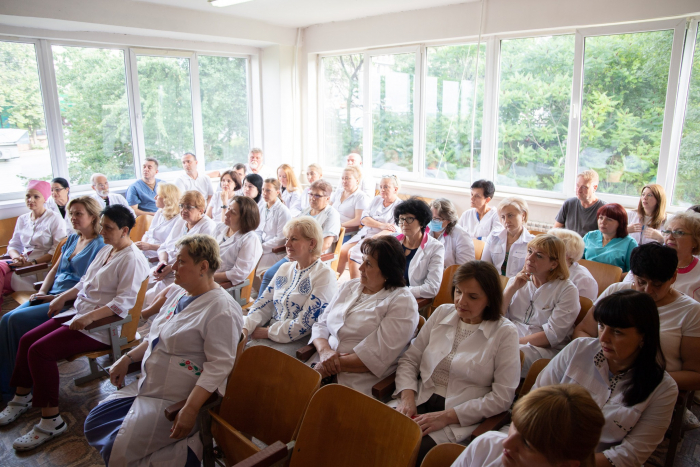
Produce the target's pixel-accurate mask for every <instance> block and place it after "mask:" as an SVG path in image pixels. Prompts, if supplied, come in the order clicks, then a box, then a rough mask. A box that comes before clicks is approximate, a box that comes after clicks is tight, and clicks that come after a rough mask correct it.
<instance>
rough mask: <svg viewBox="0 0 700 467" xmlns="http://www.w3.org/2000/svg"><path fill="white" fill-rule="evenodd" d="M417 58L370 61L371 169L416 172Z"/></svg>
mask: <svg viewBox="0 0 700 467" xmlns="http://www.w3.org/2000/svg"><path fill="white" fill-rule="evenodd" d="M415 70H416V55H415V54H413V53H406V54H392V55H375V56H372V57H371V69H370V99H371V109H372V167H379V168H381V169H385V170H388V171H394V172H412V171H413V151H414V148H413V146H414V144H413V143H414V141H413V140H414V138H413V135H414V127H415V121H414V102H413V90H414V86H415Z"/></svg>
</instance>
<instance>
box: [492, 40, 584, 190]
mask: <svg viewBox="0 0 700 467" xmlns="http://www.w3.org/2000/svg"><path fill="white" fill-rule="evenodd" d="M574 48H575V42H574V36H573V35H564V36H547V37H534V38H527V39H513V40H503V41H501V71H500V90H499V100H498V106H499V107H498V159H497V173H498V175H497V177H496V180H495V182H496V183H497V184H498V185H506V186H517V187H522V188H533V189H539V190H548V191H556V192H562V191H563V183H562V182H563V179H564V167H565V161H566V151H567V143H568V127H569V113H570V102H571V89H572V82H573V74H574ZM487 178H488V177H487Z"/></svg>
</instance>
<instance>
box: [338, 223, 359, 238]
mask: <svg viewBox="0 0 700 467" xmlns="http://www.w3.org/2000/svg"><path fill="white" fill-rule="evenodd" d="M361 228H362V226H361V225H358V226H356V227H345V235H355V234H356V233H357V232H359V231H360V229H361ZM341 240H342V238H341Z"/></svg>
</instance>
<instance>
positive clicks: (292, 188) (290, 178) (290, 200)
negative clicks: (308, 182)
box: [277, 164, 301, 217]
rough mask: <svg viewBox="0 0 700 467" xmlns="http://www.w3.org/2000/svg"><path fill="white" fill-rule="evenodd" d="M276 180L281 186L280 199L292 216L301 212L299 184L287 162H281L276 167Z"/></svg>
mask: <svg viewBox="0 0 700 467" xmlns="http://www.w3.org/2000/svg"><path fill="white" fill-rule="evenodd" d="M277 180H279V183H280V185H281V187H282V194H281V197H282V201H284V205H285V206H287V209H289V213H290V214H291V215H292V217H294V216H297V215H299V213H300V212H301V185H300V184H299V180H297V176H296V174H295V173H294V169H293V168H292V167H291V166H290V165H289V164H282V165H280V166H279V167H277Z"/></svg>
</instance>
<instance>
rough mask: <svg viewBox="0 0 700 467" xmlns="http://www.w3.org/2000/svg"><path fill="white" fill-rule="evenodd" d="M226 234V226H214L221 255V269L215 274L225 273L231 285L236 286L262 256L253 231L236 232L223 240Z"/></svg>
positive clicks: (260, 247)
mask: <svg viewBox="0 0 700 467" xmlns="http://www.w3.org/2000/svg"><path fill="white" fill-rule="evenodd" d="M226 232H228V225H226V224H218V225H217V226H216V241H217V243H218V244H219V252H220V255H221V267H219V269H218V270H217V272H225V273H226V278H227V279H228V280H229V281H231V284H233V285H236V284H240V283H241V282H243V281H244V280H246V278H247V277H248V275H249V274H250V272H251V271H252V270H253V269H255V266H257V265H258V261H260V257H261V256H262V245H260V239H259V238H258V236H257V235H256V234H255V232H254V231H251V232H248V233H244V234H243V233H241V232H240V231H238V232H236V233H235V234H233V236H231V237H229V238H228V239H226V240H224V235H225V234H226Z"/></svg>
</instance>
